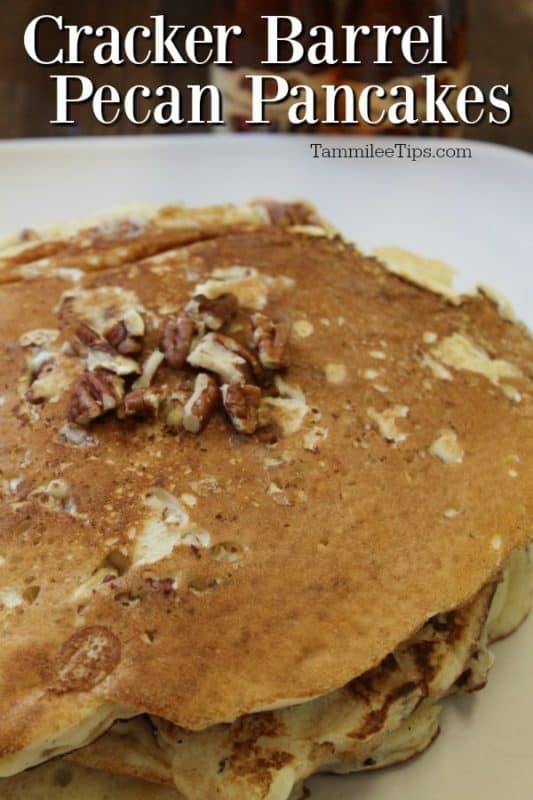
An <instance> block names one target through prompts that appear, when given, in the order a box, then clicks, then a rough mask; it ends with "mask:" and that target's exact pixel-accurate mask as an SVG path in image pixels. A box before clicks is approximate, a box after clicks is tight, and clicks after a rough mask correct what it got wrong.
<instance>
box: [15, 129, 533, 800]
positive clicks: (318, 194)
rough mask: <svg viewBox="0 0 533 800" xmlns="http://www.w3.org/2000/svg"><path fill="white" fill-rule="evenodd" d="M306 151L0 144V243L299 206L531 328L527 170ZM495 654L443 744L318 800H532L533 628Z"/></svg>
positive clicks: (458, 704)
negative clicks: (265, 204)
mask: <svg viewBox="0 0 533 800" xmlns="http://www.w3.org/2000/svg"><path fill="white" fill-rule="evenodd" d="M311 141H320V137H313V138H312V139H310V138H307V137H300V136H278V135H276V136H259V135H248V136H246V135H245V136H241V137H236V136H205V137H202V136H158V137H144V136H141V137H132V138H122V137H121V138H114V139H110V138H102V139H95V138H93V139H78V140H48V141H31V140H30V141H22V142H21V141H10V142H3V143H1V144H0V176H1V190H0V191H1V197H0V202H1V206H0V229H1V231H0V232H1V233H8V232H10V231H11V230H12V229H16V228H19V227H21V226H31V225H39V224H44V223H47V222H51V221H55V220H61V219H67V218H69V217H70V218H72V217H77V216H84V215H86V214H91V213H94V212H97V211H101V210H102V209H103V208H110V207H112V206H114V205H120V204H123V203H132V202H135V203H144V202H157V203H166V202H172V201H177V200H180V201H184V202H187V203H191V204H201V203H213V202H227V201H236V202H238V201H242V200H245V199H247V198H249V197H250V196H257V195H266V194H269V195H274V196H277V197H282V198H283V197H294V196H297V197H304V198H308V199H310V200H312V201H313V202H315V203H316V205H317V206H318V208H319V209H320V211H321V212H322V213H323V214H324V215H325V216H327V217H329V218H330V219H331V220H332V221H333V222H335V223H336V224H337V225H338V226H339V227H340V229H341V230H343V231H344V232H345V233H346V234H347V235H349V236H350V237H352V238H353V239H355V240H356V241H357V242H358V243H359V244H360V245H361V246H362V247H363V248H364V249H370V248H372V247H374V246H376V245H378V244H381V245H382V244H398V245H401V246H404V247H408V248H411V249H413V250H416V251H418V252H420V253H422V254H425V255H429V256H433V257H436V258H442V259H445V260H447V261H449V262H450V263H452V264H453V265H454V266H456V267H457V268H458V270H459V273H460V274H459V280H458V284H459V286H460V287H462V288H468V287H471V286H473V285H474V284H476V283H477V282H479V281H482V282H486V283H490V284H492V285H494V286H496V287H498V288H500V289H501V290H502V291H503V292H504V293H505V294H507V295H508V297H509V298H510V299H511V301H512V302H513V304H514V305H515V307H516V308H517V310H518V313H519V315H520V316H521V317H522V319H524V320H526V321H527V322H528V323H529V324H531V323H532V322H533V263H532V258H531V250H532V247H531V245H532V242H531V238H532V221H533V157H531V156H528V155H526V154H524V153H520V152H518V151H513V150H509V149H505V148H499V147H496V146H492V145H487V144H479V143H474V142H465V143H463V144H467V145H468V146H469V147H471V148H472V158H471V159H470V160H439V159H428V160H421V161H418V162H417V163H412V162H409V161H407V160H399V159H394V160H368V159H365V160H360V159H358V160H350V161H347V160H342V161H341V160H318V159H312V158H311V151H310V148H309V144H310V142H311ZM391 141H392V140H391V139H388V138H387V139H385V140H383V141H381V142H380V144H384V145H389V144H390V143H391ZM323 142H324V144H327V145H330V146H350V145H352V146H353V145H355V144H358V145H359V144H362V143H363V142H362V141H361V140H359V139H357V140H356V139H341V138H340V137H335V138H333V137H327V138H324V139H323ZM411 143H412V144H426V145H427V144H433V145H434V146H435V145H436V144H437V143H436V142H435V140H427V141H425V142H424V141H421V140H413V141H412V142H411ZM532 524H533V522H532ZM495 649H496V653H497V661H496V665H495V666H494V668H493V671H492V673H491V677H490V680H489V683H488V686H487V688H486V689H485V690H484V691H483V692H482V693H481V694H479V695H474V696H473V697H465V698H454V699H451V700H448V701H447V702H446V711H445V716H444V724H443V731H442V733H441V736H440V737H439V739H438V740H437V742H436V743H435V744H434V745H433V747H432V748H430V750H429V751H428V752H427V753H426V754H425V755H424V756H422V757H421V758H419V759H416V760H414V761H413V762H411V763H409V764H406V765H404V766H401V767H396V768H393V769H388V770H385V771H382V772H377V773H369V774H366V775H359V776H351V777H346V778H333V777H329V776H328V777H326V776H324V777H320V778H316V779H314V780H313V781H311V784H310V785H311V788H312V796H313V800H370V798H372V800H452V798H453V800H478V798H479V799H480V798H483V800H528V798H530V797H531V796H532V795H533V679H532V669H531V665H532V664H533V618H531V619H530V620H529V622H528V623H526V625H525V626H524V627H523V628H522V629H521V630H520V631H519V632H518V633H517V634H516V635H514V636H513V637H511V639H509V640H507V641H505V642H502V643H501V644H498V645H496V648H495Z"/></svg>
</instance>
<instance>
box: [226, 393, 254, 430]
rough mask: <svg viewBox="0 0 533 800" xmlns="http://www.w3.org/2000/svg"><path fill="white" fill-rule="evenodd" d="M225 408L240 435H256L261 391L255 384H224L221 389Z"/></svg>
mask: <svg viewBox="0 0 533 800" xmlns="http://www.w3.org/2000/svg"><path fill="white" fill-rule="evenodd" d="M221 391H222V402H223V403H224V408H225V409H226V412H227V414H228V416H229V418H230V420H231V422H232V424H233V427H234V428H235V430H237V431H238V432H239V433H248V434H250V433H255V430H256V428H257V424H258V409H259V403H260V402H261V389H260V388H259V387H258V386H255V385H253V384H247V383H245V384H242V385H241V384H237V383H232V384H229V385H228V384H224V386H222V388H221Z"/></svg>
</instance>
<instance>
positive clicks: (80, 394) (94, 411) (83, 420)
mask: <svg viewBox="0 0 533 800" xmlns="http://www.w3.org/2000/svg"><path fill="white" fill-rule="evenodd" d="M123 397H124V381H123V380H122V378H120V377H119V376H118V375H115V374H114V373H112V372H108V371H107V370H104V369H97V370H95V372H84V373H83V375H82V376H81V377H80V378H79V379H78V380H77V381H76V383H75V385H74V389H73V391H72V395H71V398H70V408H69V419H70V421H71V422H75V423H77V424H78V425H88V423H89V422H91V420H93V419H96V418H97V417H100V416H102V414H105V412H106V411H110V410H111V409H113V408H117V406H118V404H119V403H120V401H121V400H122V398H123Z"/></svg>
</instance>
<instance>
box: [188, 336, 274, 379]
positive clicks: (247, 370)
mask: <svg viewBox="0 0 533 800" xmlns="http://www.w3.org/2000/svg"><path fill="white" fill-rule="evenodd" d="M187 362H188V363H189V364H190V365H191V367H197V368H198V367H199V368H201V369H207V370H209V372H214V373H215V374H216V375H218V376H219V377H220V379H221V380H222V381H223V382H224V383H250V382H251V381H252V377H253V375H252V364H253V366H254V367H255V369H259V370H260V369H261V365H260V364H259V361H258V360H257V358H256V357H255V356H254V355H253V354H252V353H250V351H249V350H247V349H246V348H245V347H243V346H242V345H240V344H239V343H238V342H236V341H235V339H232V338H230V337H229V336H223V335H222V334H221V333H208V334H207V335H206V336H204V337H202V339H200V341H199V342H198V343H197V344H196V346H195V347H194V348H193V349H192V350H191V352H190V353H189V356H188V357H187Z"/></svg>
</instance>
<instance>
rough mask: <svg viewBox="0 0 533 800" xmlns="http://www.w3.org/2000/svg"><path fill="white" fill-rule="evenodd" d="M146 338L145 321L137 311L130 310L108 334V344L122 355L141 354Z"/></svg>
mask: <svg viewBox="0 0 533 800" xmlns="http://www.w3.org/2000/svg"><path fill="white" fill-rule="evenodd" d="M143 336H144V320H143V318H142V317H141V315H140V314H139V312H138V311H136V310H135V309H133V308H132V309H129V310H128V311H127V312H126V313H125V314H124V317H123V319H121V320H119V321H118V322H116V323H115V324H114V325H113V326H112V327H111V328H110V329H109V330H108V331H107V333H106V339H107V340H108V342H109V343H110V344H111V345H112V346H113V347H114V348H115V350H117V352H119V353H122V355H125V356H127V355H132V354H135V353H139V352H140V351H141V349H142V337H143Z"/></svg>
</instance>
